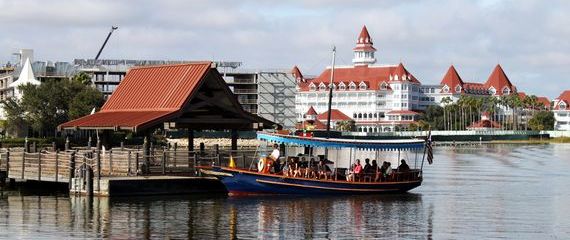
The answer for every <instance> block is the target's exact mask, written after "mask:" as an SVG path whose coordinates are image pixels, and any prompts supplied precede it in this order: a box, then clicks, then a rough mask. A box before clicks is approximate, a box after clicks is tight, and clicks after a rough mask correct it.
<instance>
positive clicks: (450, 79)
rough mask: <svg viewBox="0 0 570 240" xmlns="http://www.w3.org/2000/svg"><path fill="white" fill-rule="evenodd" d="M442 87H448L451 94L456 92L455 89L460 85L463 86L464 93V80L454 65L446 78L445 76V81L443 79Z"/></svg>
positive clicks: (446, 74)
mask: <svg viewBox="0 0 570 240" xmlns="http://www.w3.org/2000/svg"><path fill="white" fill-rule="evenodd" d="M441 85H447V87H449V91H450V92H455V87H457V85H459V86H461V91H462V92H463V80H462V79H461V77H460V76H459V74H458V73H457V70H455V67H454V66H453V65H451V66H450V67H449V69H448V70H447V73H445V76H443V79H441Z"/></svg>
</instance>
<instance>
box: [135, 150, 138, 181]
mask: <svg viewBox="0 0 570 240" xmlns="http://www.w3.org/2000/svg"><path fill="white" fill-rule="evenodd" d="M135 167H136V168H135V171H136V175H137V176H138V175H139V153H138V152H137V153H135Z"/></svg>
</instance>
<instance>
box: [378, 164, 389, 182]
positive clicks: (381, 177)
mask: <svg viewBox="0 0 570 240" xmlns="http://www.w3.org/2000/svg"><path fill="white" fill-rule="evenodd" d="M387 168H388V162H386V161H384V162H382V167H380V173H379V175H380V181H382V182H383V181H386V178H385V177H384V173H386V169H387Z"/></svg>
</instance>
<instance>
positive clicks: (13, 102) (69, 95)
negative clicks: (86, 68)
mask: <svg viewBox="0 0 570 240" xmlns="http://www.w3.org/2000/svg"><path fill="white" fill-rule="evenodd" d="M90 80H91V76H89V75H88V74H86V73H83V72H81V73H79V74H77V75H75V76H74V77H72V78H71V79H67V78H66V79H61V78H50V79H46V80H45V81H43V82H42V84H40V85H32V84H28V85H24V86H20V87H19V89H18V90H20V91H22V98H21V99H17V98H14V97H11V98H8V99H6V100H3V101H2V102H1V104H2V105H3V107H4V111H5V113H6V121H5V122H4V130H5V132H6V133H7V134H8V135H12V136H29V137H32V136H33V137H53V136H56V135H57V126H58V125H60V124H62V123H64V122H67V121H69V120H72V119H76V118H79V117H82V116H85V115H87V114H89V113H90V112H91V111H92V109H93V108H99V107H101V106H102V104H103V103H104V97H103V94H102V93H101V92H100V91H98V90H97V89H95V88H94V87H92V86H91V81H90Z"/></svg>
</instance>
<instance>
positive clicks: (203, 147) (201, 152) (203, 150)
mask: <svg viewBox="0 0 570 240" xmlns="http://www.w3.org/2000/svg"><path fill="white" fill-rule="evenodd" d="M205 151H206V145H205V144H204V143H203V142H201V143H200V156H204V152H205Z"/></svg>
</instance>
